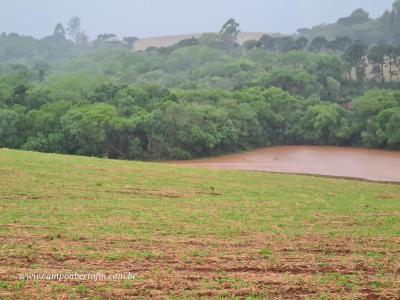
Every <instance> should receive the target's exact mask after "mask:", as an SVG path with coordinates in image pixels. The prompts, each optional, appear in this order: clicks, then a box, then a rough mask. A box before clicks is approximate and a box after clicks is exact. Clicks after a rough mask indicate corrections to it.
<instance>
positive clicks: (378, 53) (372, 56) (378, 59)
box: [368, 45, 387, 87]
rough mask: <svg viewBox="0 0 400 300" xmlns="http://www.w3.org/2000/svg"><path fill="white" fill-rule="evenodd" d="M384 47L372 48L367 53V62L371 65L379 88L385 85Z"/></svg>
mask: <svg viewBox="0 0 400 300" xmlns="http://www.w3.org/2000/svg"><path fill="white" fill-rule="evenodd" d="M386 53H387V51H386V46H385V45H379V46H374V47H372V48H371V49H370V51H369V53H368V61H369V62H370V63H371V64H373V73H374V75H375V78H376V80H377V81H378V82H379V83H380V85H381V87H383V86H384V84H385V61H386Z"/></svg>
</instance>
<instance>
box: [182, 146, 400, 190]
mask: <svg viewBox="0 0 400 300" xmlns="http://www.w3.org/2000/svg"><path fill="white" fill-rule="evenodd" d="M178 163H179V164H184V165H191V166H198V167H210V168H218V169H233V170H248V171H265V172H279V173H295V174H314V175H324V176H335V177H350V178H359V179H366V180H374V181H392V182H400V151H385V150H368V149H359V148H343V147H315V146H285V147H271V148H265V149H258V150H255V151H250V152H244V153H239V154H232V155H225V156H220V157H213V158H207V159H198V160H191V161H184V162H178Z"/></svg>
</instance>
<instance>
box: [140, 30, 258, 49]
mask: <svg viewBox="0 0 400 300" xmlns="http://www.w3.org/2000/svg"><path fill="white" fill-rule="evenodd" d="M263 34H264V33H262V32H241V33H240V34H239V37H238V42H239V43H240V44H243V43H244V42H245V41H249V40H253V39H255V40H259V39H260V38H261V36H262V35H263ZM202 35H203V33H193V34H181V35H171V36H160V37H149V38H142V39H140V40H139V41H137V42H136V43H135V50H137V51H140V50H146V49H147V48H148V47H168V46H171V45H173V44H175V43H178V42H179V41H182V40H185V39H191V38H192V37H195V38H199V37H200V36H202Z"/></svg>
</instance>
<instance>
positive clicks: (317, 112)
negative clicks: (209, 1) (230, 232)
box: [0, 1, 400, 160]
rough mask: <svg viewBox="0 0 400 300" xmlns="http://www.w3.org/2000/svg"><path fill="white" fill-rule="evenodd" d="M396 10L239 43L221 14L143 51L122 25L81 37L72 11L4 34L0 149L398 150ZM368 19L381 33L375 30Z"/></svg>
mask: <svg viewBox="0 0 400 300" xmlns="http://www.w3.org/2000/svg"><path fill="white" fill-rule="evenodd" d="M399 15H400V1H395V3H394V5H393V10H392V11H391V12H389V15H387V13H385V15H384V16H382V17H381V18H378V19H376V20H373V19H371V18H370V17H369V15H368V13H367V12H365V11H363V10H361V9H360V10H357V11H355V12H354V13H353V14H352V15H351V16H349V17H346V18H342V19H340V20H339V21H338V22H337V24H333V25H324V26H321V27H315V28H314V29H312V30H300V34H296V35H293V36H276V35H268V34H266V35H264V36H262V37H261V38H260V39H259V40H252V41H247V42H245V43H244V44H243V45H240V44H239V43H238V42H237V36H238V34H239V32H240V28H239V24H238V23H237V22H236V21H235V20H234V19H230V20H228V21H227V22H226V23H225V24H224V25H223V26H222V28H221V30H220V31H218V33H209V34H204V35H203V36H201V37H200V38H192V39H187V40H183V41H180V42H179V43H177V44H175V45H172V46H170V47H161V48H149V49H147V50H146V51H133V46H134V44H135V42H136V41H137V40H138V38H137V37H135V36H134V35H132V36H127V37H122V38H120V37H117V36H116V35H115V34H113V33H101V34H99V35H98V36H97V37H96V38H95V39H94V40H90V38H89V37H88V36H87V35H86V34H85V31H84V28H83V27H84V26H83V22H82V21H81V20H80V18H78V17H73V18H72V19H71V20H70V22H69V23H68V24H67V25H66V26H64V25H63V24H57V25H56V26H55V28H54V31H53V33H52V35H50V36H48V37H46V38H43V39H41V40H37V39H34V38H32V37H27V36H20V35H18V34H15V33H10V34H6V33H3V34H2V35H1V37H0V147H9V148H17V149H25V150H34V151H43V152H57V153H68V154H80V155H90V156H100V157H111V158H121V159H145V160H154V159H157V160H158V159H185V158H191V157H200V156H207V155H215V154H220V153H227V152H234V151H239V150H245V149H251V148H256V147H265V146H271V145H282V144H289V145H290V144H309V145H338V146H361V147H374V148H387V149H400V129H399V128H400V126H399V125H400V90H399V89H400V83H399V79H400V74H399V70H400V50H399V49H400V48H399V46H400V40H399V42H397V40H396V38H395V36H396V34H397V28H398V27H396V28H394V27H393V26H395V24H397V22H398V20H399V19H400V18H399ZM389 17H390V18H389ZM389 19H390V22H389ZM385 20H386V21H385ZM384 22H387V23H384ZM382 24H387V26H389V27H388V28H392V29H390V30H389V31H387V32H386V31H385V30H386V27H384V26H381V25H382ZM371 26H376V28H377V30H383V31H382V32H386V33H387V34H386V35H383V36H381V40H379V42H377V40H375V39H374V34H375V33H374V32H375V31H372V32H371V33H369V31H367V30H366V29H367V28H369V29H370V28H371ZM385 26H386V25H385ZM344 27H346V28H349V29H348V30H339V29H337V28H344ZM393 28H394V29H393ZM324 32H326V34H324ZM336 33H340V34H336ZM343 33H345V34H346V35H343ZM361 33H365V34H364V35H363V34H361Z"/></svg>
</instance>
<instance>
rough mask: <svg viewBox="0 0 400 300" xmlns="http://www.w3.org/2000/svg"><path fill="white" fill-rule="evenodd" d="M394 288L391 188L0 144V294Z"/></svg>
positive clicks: (396, 203) (397, 211)
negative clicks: (62, 277) (93, 276)
mask: <svg viewBox="0 0 400 300" xmlns="http://www.w3.org/2000/svg"><path fill="white" fill-rule="evenodd" d="M97 272H101V273H104V274H116V273H122V274H128V273H132V274H135V278H133V279H125V280H102V281H94V280H69V281H54V280H53V281H50V280H47V281H46V280H22V279H20V278H19V274H32V273H35V274H55V273H57V274H58V273H62V274H70V273H79V274H88V273H97ZM399 296H400V186H397V185H389V184H379V183H368V182H359V181H347V180H342V179H329V178H320V177H310V176H295V175H279V174H267V173H255V172H238V171H218V170H206V169H194V168H185V167H177V166H172V165H164V164H155V163H136V162H124V161H113V160H102V159H92V158H83V157H73V156H62V155H51V154H39V153H32V152H22V151H12V150H6V149H4V150H0V299H2V298H4V299H19V298H20V299H25V298H28V297H29V298H30V299H52V298H54V299H82V298H87V299H106V298H107V299H110V298H115V299H123V298H127V299H131V298H145V299H147V298H152V299H157V298H160V299H164V298H168V299H181V298H186V299H192V298H193V299H197V298H229V299H231V298H233V297H237V298H238V299H246V298H248V299H268V298H271V299H276V298H282V299H296V298H301V299H338V298H343V299H363V298H365V299H377V298H378V297H380V298H381V299H398V297H399Z"/></svg>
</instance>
